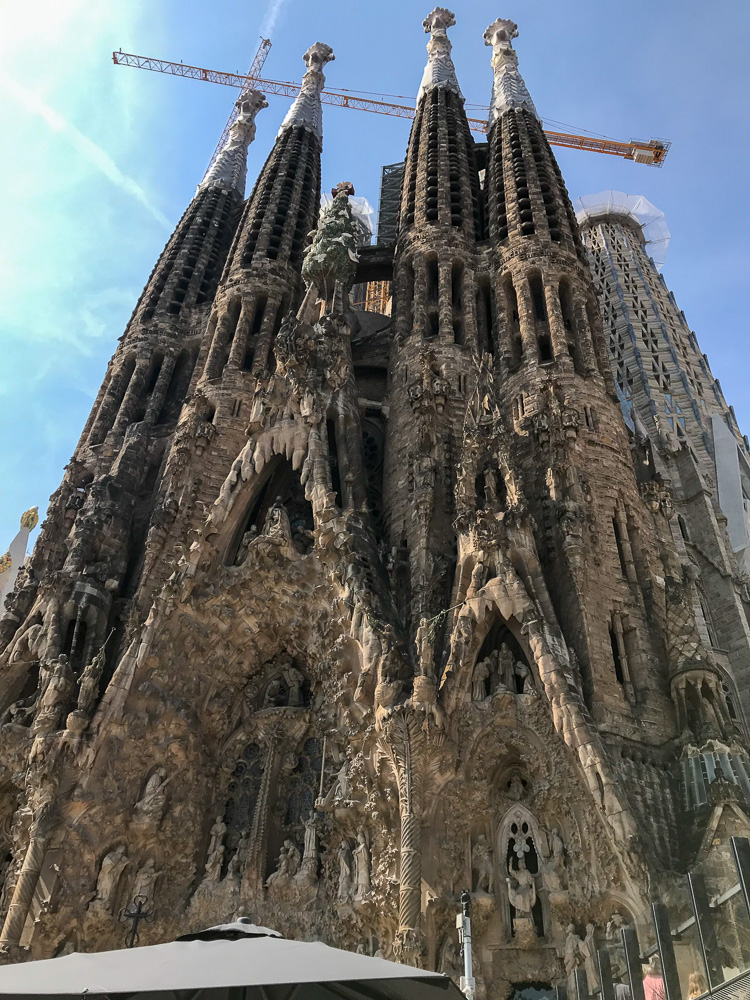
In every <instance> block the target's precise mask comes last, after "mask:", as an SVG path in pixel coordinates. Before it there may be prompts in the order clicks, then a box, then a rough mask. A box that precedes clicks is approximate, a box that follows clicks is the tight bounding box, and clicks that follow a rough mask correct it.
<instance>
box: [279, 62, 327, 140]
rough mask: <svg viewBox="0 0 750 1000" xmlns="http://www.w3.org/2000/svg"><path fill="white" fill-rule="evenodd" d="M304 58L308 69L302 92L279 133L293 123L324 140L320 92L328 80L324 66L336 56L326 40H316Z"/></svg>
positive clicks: (303, 79) (304, 77) (295, 100)
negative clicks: (302, 126) (304, 127)
mask: <svg viewBox="0 0 750 1000" xmlns="http://www.w3.org/2000/svg"><path fill="white" fill-rule="evenodd" d="M302 58H303V59H304V60H305V65H306V66H307V71H306V73H305V75H304V76H303V77H302V86H301V88H300V92H299V94H297V96H296V98H295V99H294V104H292V106H291V108H290V109H289V111H288V113H287V116H286V118H285V119H284V121H283V122H282V124H281V128H280V129H279V135H281V133H282V132H284V131H285V130H286V129H288V128H291V127H292V126H293V125H304V126H306V128H309V129H310V130H311V131H313V132H314V133H315V134H316V135H317V137H318V138H319V139H320V140H321V141H322V139H323V116H322V113H321V107H320V93H321V91H322V90H323V87H324V86H325V82H326V78H325V76H324V75H323V67H324V66H325V64H326V63H328V62H331V61H332V60H333V59H335V58H336V56H335V55H334V54H333V49H332V48H331V46H330V45H326V44H325V42H315V43H314V44H313V45H311V46H310V48H309V49H308V50H307V52H305V54H304V56H303V57H302Z"/></svg>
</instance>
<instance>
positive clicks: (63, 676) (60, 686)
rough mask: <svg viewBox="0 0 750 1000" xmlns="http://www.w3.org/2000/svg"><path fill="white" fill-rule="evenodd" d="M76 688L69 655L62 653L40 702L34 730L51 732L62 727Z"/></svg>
mask: <svg viewBox="0 0 750 1000" xmlns="http://www.w3.org/2000/svg"><path fill="white" fill-rule="evenodd" d="M74 690H75V678H74V676H73V671H72V670H71V669H70V664H69V663H68V657H67V656H66V655H65V654H64V653H61V654H60V655H59V656H58V658H57V662H56V664H55V667H54V670H53V671H52V676H51V677H50V679H49V683H48V684H47V688H46V690H45V692H44V695H43V696H42V698H41V700H40V702H39V708H38V710H37V715H36V719H35V720H34V726H33V729H34V732H37V733H51V732H54V731H55V730H57V729H60V727H61V723H62V719H63V716H64V715H65V712H66V709H67V708H68V706H69V705H70V701H71V698H72V696H73V692H74Z"/></svg>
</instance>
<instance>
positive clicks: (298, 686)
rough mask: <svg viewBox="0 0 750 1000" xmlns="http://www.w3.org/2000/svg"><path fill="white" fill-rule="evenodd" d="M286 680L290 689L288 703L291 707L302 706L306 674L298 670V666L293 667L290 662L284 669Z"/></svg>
mask: <svg viewBox="0 0 750 1000" xmlns="http://www.w3.org/2000/svg"><path fill="white" fill-rule="evenodd" d="M284 680H285V681H286V682H287V686H288V689H289V696H288V698H287V705H288V706H289V707H290V708H300V707H301V706H302V704H303V701H302V685H303V684H304V683H305V677H304V674H302V673H301V672H300V671H299V670H297V668H296V667H293V666H292V665H291V663H290V664H289V666H288V667H287V668H286V669H285V670H284Z"/></svg>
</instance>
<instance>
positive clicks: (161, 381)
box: [143, 354, 177, 424]
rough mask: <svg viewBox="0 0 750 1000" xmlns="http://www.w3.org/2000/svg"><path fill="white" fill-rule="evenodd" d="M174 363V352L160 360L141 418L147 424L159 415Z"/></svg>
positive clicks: (155, 419)
mask: <svg viewBox="0 0 750 1000" xmlns="http://www.w3.org/2000/svg"><path fill="white" fill-rule="evenodd" d="M176 364H177V358H176V356H175V355H174V354H168V355H167V357H165V358H164V360H163V361H162V364H161V370H160V372H159V377H158V378H157V380H156V385H155V386H154V391H153V392H152V393H151V399H149V401H148V406H147V407H146V415H145V417H144V418H143V419H144V421H145V422H146V423H147V424H154V423H156V421H157V419H158V417H159V414H160V412H161V408H162V406H163V405H164V400H165V398H166V395H167V389H168V388H169V383H170V380H171V378H172V372H173V371H174V366H175V365H176Z"/></svg>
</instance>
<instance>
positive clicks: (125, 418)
mask: <svg viewBox="0 0 750 1000" xmlns="http://www.w3.org/2000/svg"><path fill="white" fill-rule="evenodd" d="M150 365H151V359H150V358H148V357H145V358H139V359H138V360H137V361H136V363H135V370H134V371H133V375H132V377H131V379H130V384H129V385H128V388H127V391H126V392H125V395H124V397H123V400H122V403H120V411H119V413H118V414H117V419H116V420H115V423H114V426H113V428H112V429H113V430H114V431H115V433H119V432H121V431H124V430H125V429H126V428H127V427H128V426H129V425H130V424H131V423H132V422H133V416H134V414H135V410H136V407H137V406H138V403H139V401H140V398H141V396H142V394H143V389H144V384H145V382H146V375H147V374H148V370H149V367H150Z"/></svg>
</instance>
